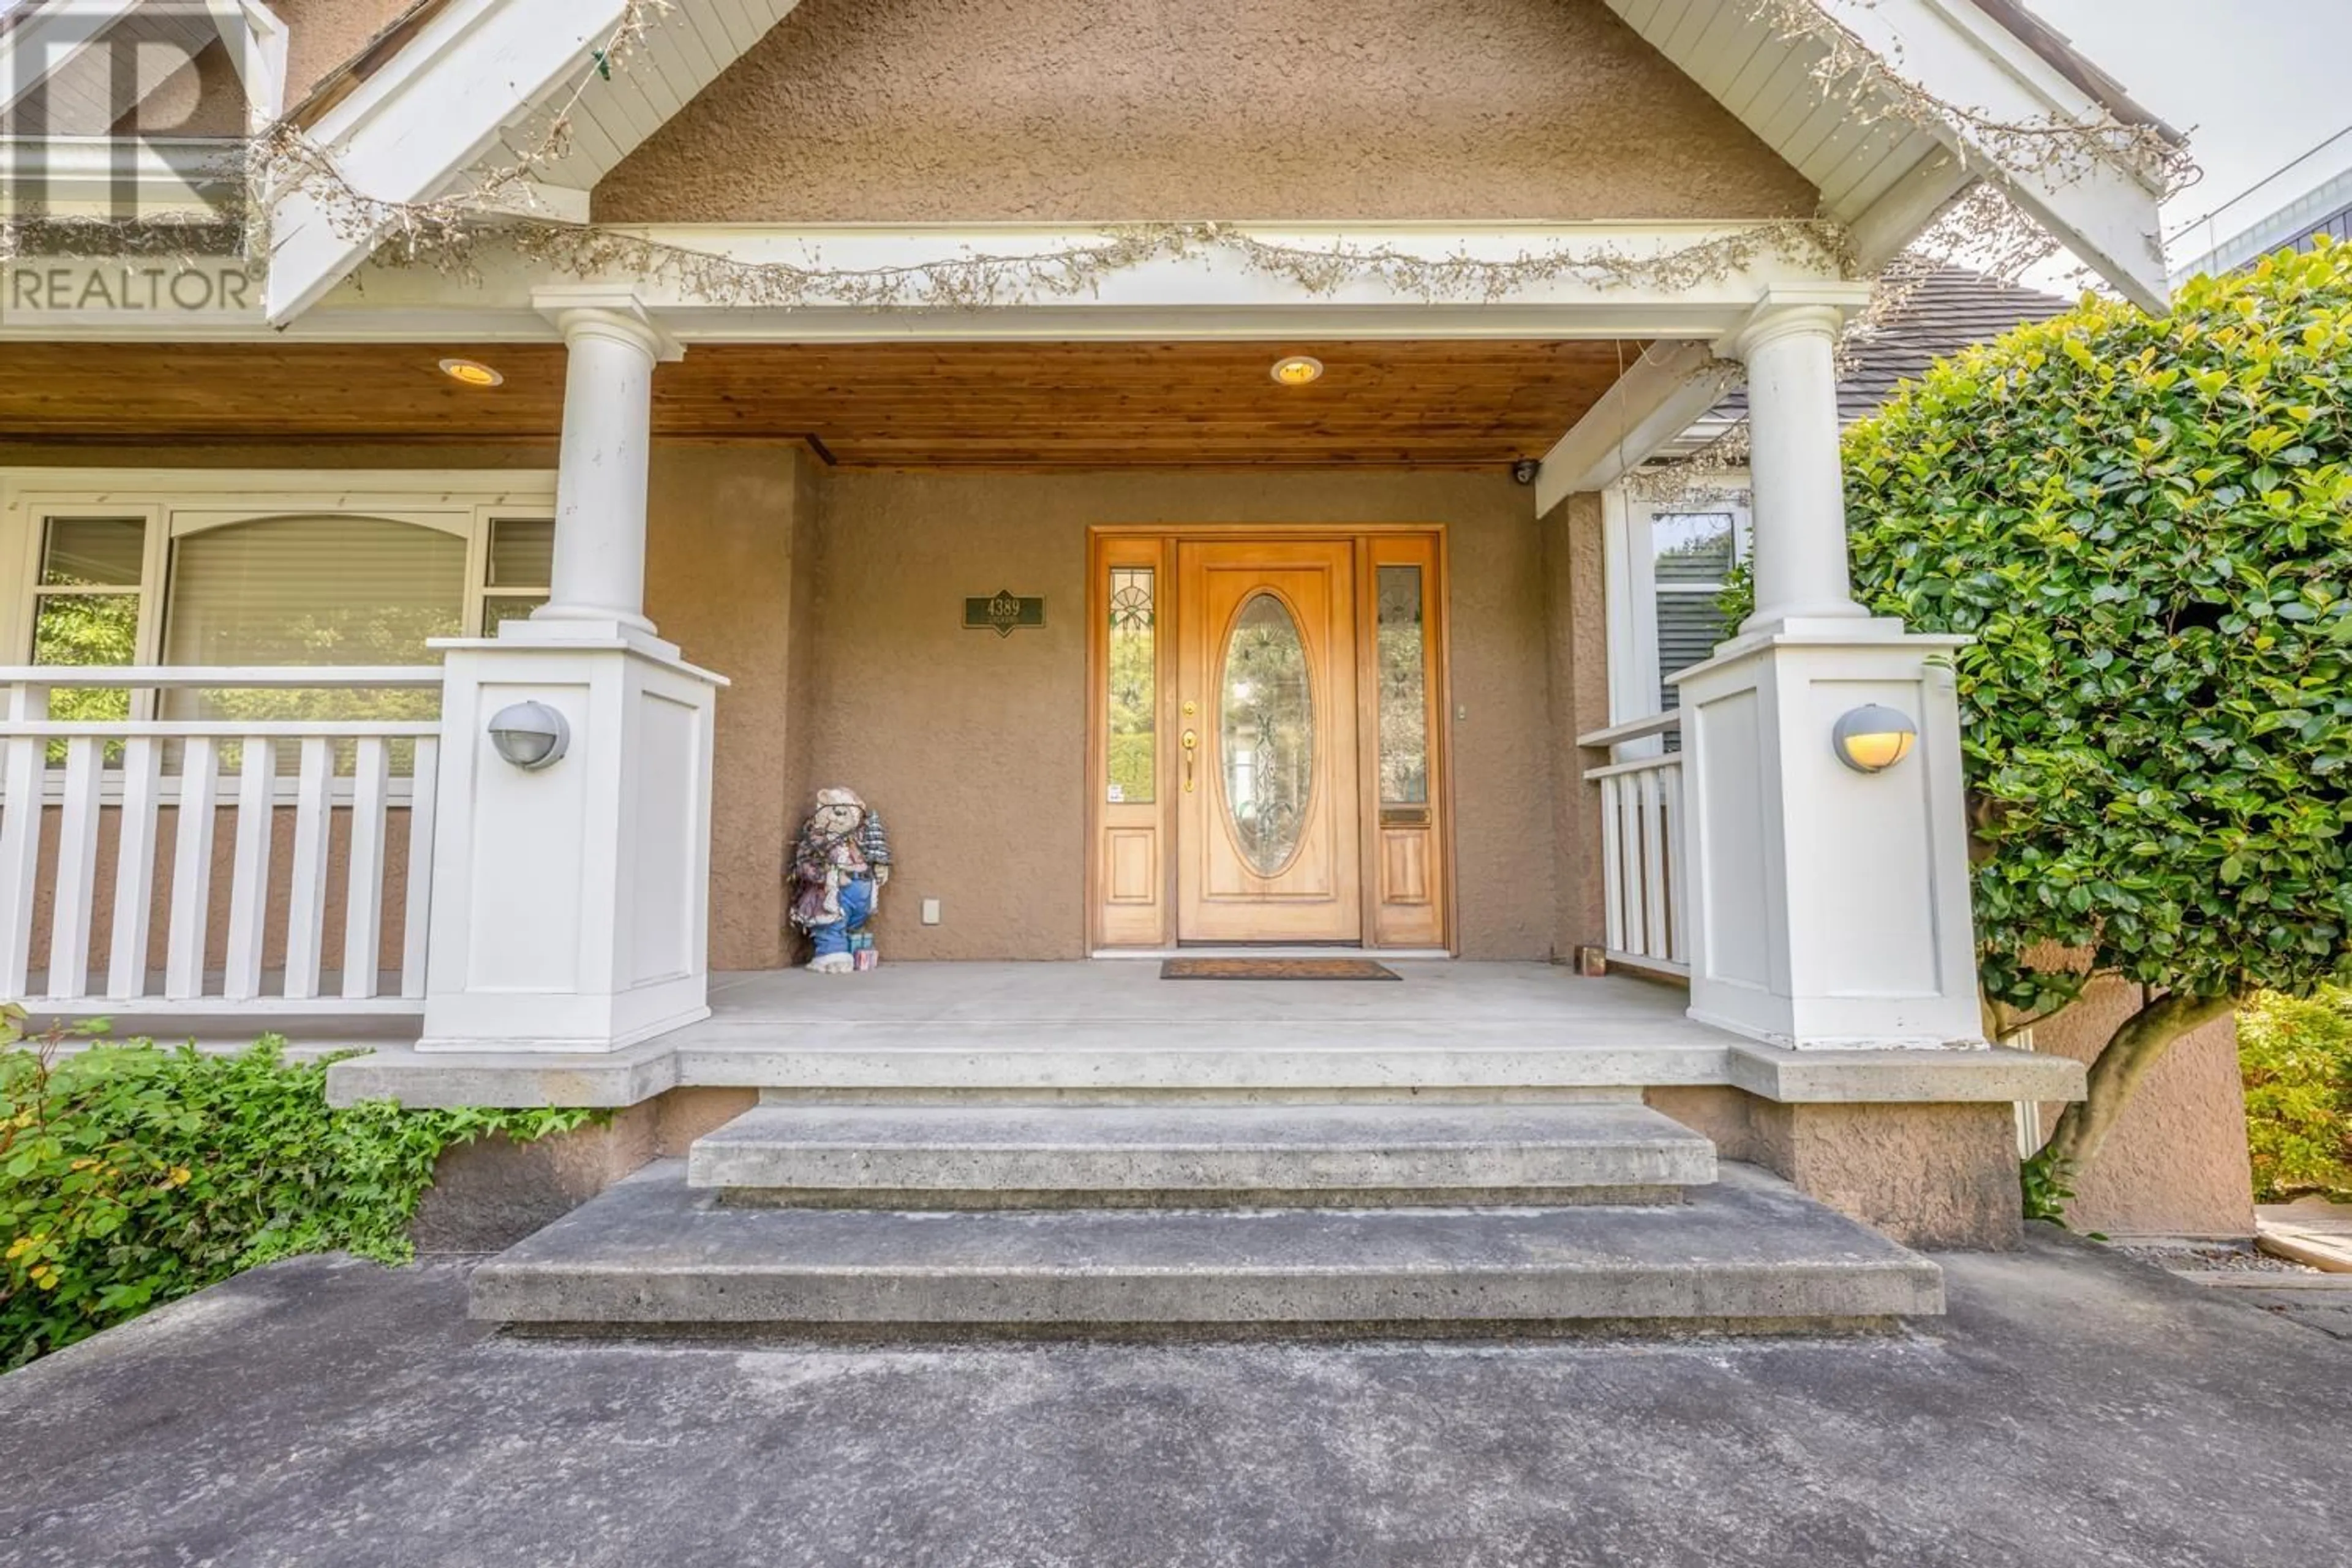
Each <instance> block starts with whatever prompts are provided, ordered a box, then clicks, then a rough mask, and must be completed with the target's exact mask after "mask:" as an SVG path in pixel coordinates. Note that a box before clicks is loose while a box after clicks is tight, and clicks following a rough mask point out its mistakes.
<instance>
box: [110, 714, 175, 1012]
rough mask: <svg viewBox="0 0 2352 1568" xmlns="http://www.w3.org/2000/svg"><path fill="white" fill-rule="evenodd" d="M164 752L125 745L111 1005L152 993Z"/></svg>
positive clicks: (138, 739)
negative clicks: (150, 952) (150, 959)
mask: <svg viewBox="0 0 2352 1568" xmlns="http://www.w3.org/2000/svg"><path fill="white" fill-rule="evenodd" d="M162 806H163V742H160V741H158V740H156V739H155V738H154V737H153V736H152V735H133V736H132V737H131V739H130V740H128V741H126V742H123V744H122V811H121V825H120V827H119V830H118V831H117V833H116V835H115V840H114V932H113V942H112V944H111V947H110V961H109V962H108V963H107V968H106V994H107V998H108V999H109V1000H110V1001H116V1002H133V1001H136V1000H138V999H139V998H140V997H142V996H143V995H145V994H146V992H147V933H148V924H149V921H150V920H151V919H152V913H151V911H152V909H153V907H154V902H155V842H156V839H155V828H156V822H157V819H158V817H159V816H160V815H161V808H162Z"/></svg>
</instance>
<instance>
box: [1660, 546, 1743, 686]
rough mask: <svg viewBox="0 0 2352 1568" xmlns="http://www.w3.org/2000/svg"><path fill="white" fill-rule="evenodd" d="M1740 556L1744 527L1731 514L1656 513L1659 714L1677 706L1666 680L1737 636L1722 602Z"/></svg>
mask: <svg viewBox="0 0 2352 1568" xmlns="http://www.w3.org/2000/svg"><path fill="white" fill-rule="evenodd" d="M1738 555H1739V528H1738V517H1737V516H1736V514H1734V513H1732V512H1729V511H1705V512H1664V511H1662V512H1654V513H1653V514H1652V515H1651V518H1650V563H1651V584H1652V591H1653V593H1654V595H1655V598H1656V602H1655V605H1654V612H1655V616H1656V620H1655V625H1656V626H1657V648H1658V654H1657V657H1658V711H1659V712H1661V713H1664V712H1665V711H1666V710H1669V709H1671V708H1673V707H1674V706H1675V702H1676V698H1675V689H1674V688H1673V687H1672V686H1670V685H1668V684H1667V682H1666V677H1668V676H1670V675H1672V674H1674V673H1675V671H1677V670H1682V669H1687V668H1690V667H1691V666H1692V665H1694V664H1697V663H1699V662H1700V661H1701V660H1703V659H1705V658H1706V657H1707V656H1708V655H1709V654H1712V653H1713V652H1714V651H1715V647H1716V645H1717V643H1719V642H1721V641H1723V640H1724V639H1725V638H1726V637H1729V636H1730V635H1731V623H1730V622H1729V621H1727V619H1725V618H1724V614H1723V611H1722V610H1721V609H1719V608H1718V607H1717V600H1718V599H1720V598H1721V597H1722V595H1723V589H1724V584H1726V583H1727V582H1728V581H1729V579H1730V576H1731V568H1732V565H1733V563H1735V562H1737V561H1738Z"/></svg>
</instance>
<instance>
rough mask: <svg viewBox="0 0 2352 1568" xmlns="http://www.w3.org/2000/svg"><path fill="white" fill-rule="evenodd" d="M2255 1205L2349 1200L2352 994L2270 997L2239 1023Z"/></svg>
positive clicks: (2252, 1007) (2351, 1190)
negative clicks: (2322, 1197) (2316, 1197)
mask: <svg viewBox="0 0 2352 1568" xmlns="http://www.w3.org/2000/svg"><path fill="white" fill-rule="evenodd" d="M2238 1068H2239V1070H2240V1071H2241V1072H2242V1074H2243V1075H2244V1078H2245V1084H2246V1145H2247V1148H2248V1151H2249V1152H2251V1153H2252V1156H2253V1165H2254V1197H2255V1198H2256V1200H2257V1201H2259V1202H2262V1203H2277V1202H2282V1201H2284V1200H2285V1199H2288V1198H2292V1197H2295V1196H2297V1195H2299V1194H2304V1193H2325V1194H2329V1195H2330V1196H2342V1197H2347V1198H2352V992H2346V991H2324V992H2322V993H2320V994H2318V995H2316V996H2312V997H2308V998H2302V999H2298V998H2295V997H2292V996H2281V995H2278V994H2275V993H2268V994H2263V995H2261V996H2258V997H2256V998H2255V999H2254V1001H2253V1003H2252V1005H2250V1006H2248V1007H2247V1008H2246V1009H2245V1010H2244V1011H2243V1012H2242V1013H2240V1014H2239V1015H2238Z"/></svg>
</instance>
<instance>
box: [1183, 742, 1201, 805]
mask: <svg viewBox="0 0 2352 1568" xmlns="http://www.w3.org/2000/svg"><path fill="white" fill-rule="evenodd" d="M1200 749H1201V737H1200V734H1199V732H1198V731H1192V730H1187V731H1184V793H1185V794H1186V795H1191V794H1192V757H1193V754H1194V753H1195V752H1198V751H1199V750H1200Z"/></svg>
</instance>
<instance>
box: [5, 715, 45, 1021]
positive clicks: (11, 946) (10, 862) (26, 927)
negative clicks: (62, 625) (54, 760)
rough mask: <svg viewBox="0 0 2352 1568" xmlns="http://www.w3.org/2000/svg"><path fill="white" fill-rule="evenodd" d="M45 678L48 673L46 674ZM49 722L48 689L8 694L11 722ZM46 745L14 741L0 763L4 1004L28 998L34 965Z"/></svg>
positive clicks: (38, 741)
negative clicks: (14, 998) (3, 809)
mask: <svg viewBox="0 0 2352 1568" xmlns="http://www.w3.org/2000/svg"><path fill="white" fill-rule="evenodd" d="M45 673H46V672H45ZM48 716H49V689H48V688H47V687H46V686H42V685H38V684H36V683H34V682H32V681H26V680H19V681H15V682H12V683H10V685H9V688H8V718H9V719H10V721H12V722H15V723H19V724H29V723H37V722H38V721H41V720H44V719H47V717H48ZM47 752H48V745H47V742H45V741H43V740H41V739H39V738H37V737H33V736H16V737H14V738H12V739H11V740H10V741H9V742H7V745H6V748H5V761H0V788H5V790H6V792H7V793H6V795H5V796H0V804H5V816H0V999H5V998H9V997H18V996H22V995H24V994H25V990H26V981H27V980H28V979H29V978H30V977H31V971H32V964H33V902H34V900H35V898H36V897H37V895H38V894H39V891H40V879H41V773H42V761H43V759H44V757H45V756H46V755H47Z"/></svg>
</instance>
